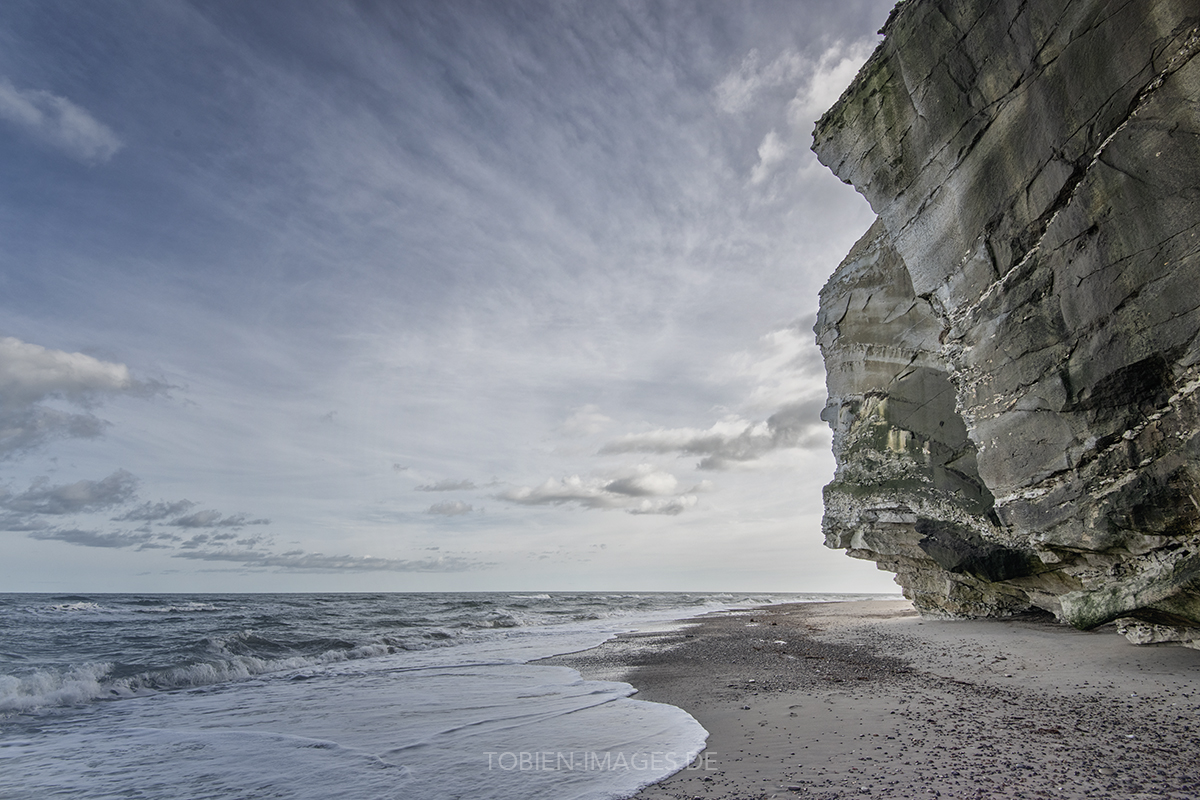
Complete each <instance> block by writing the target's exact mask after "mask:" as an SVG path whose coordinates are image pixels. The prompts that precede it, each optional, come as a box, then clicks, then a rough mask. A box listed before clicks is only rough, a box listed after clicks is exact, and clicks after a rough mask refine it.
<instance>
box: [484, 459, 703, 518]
mask: <svg viewBox="0 0 1200 800" xmlns="http://www.w3.org/2000/svg"><path fill="white" fill-rule="evenodd" d="M678 485H679V481H678V480H677V479H676V478H675V476H674V475H672V474H670V473H668V472H662V471H660V470H656V469H654V468H653V467H652V466H650V465H648V464H642V465H640V466H638V467H636V468H635V469H633V470H629V471H626V472H625V473H624V474H619V475H610V476H608V477H594V478H581V477H580V476H578V475H572V476H570V477H567V478H563V479H561V480H559V479H555V478H550V479H548V480H546V481H545V482H544V483H542V484H540V485H538V486H519V487H516V488H513V489H508V490H505V491H503V492H501V493H500V494H498V495H497V498H498V499H500V500H506V501H508V502H510V503H517V504H519V505H525V506H561V505H570V504H575V505H578V506H581V507H582V508H592V509H605V510H607V509H623V510H625V511H628V512H629V513H631V514H661V513H671V514H677V513H679V512H680V511H683V510H684V509H685V508H690V507H691V506H692V505H695V502H696V498H695V497H694V496H691V499H690V500H687V499H686V498H684V497H681V496H677V497H669V496H670V495H672V494H673V493H674V492H675V490H676V488H677V487H678ZM663 496H668V497H667V499H666V500H663V499H651V498H662V497H663ZM675 501H678V502H675ZM668 508H669V509H672V510H666V509H668ZM675 509H677V510H675Z"/></svg>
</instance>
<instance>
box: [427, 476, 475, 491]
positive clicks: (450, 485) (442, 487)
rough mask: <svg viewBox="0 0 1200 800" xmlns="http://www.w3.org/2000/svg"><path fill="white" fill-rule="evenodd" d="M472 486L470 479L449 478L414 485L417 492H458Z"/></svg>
mask: <svg viewBox="0 0 1200 800" xmlns="http://www.w3.org/2000/svg"><path fill="white" fill-rule="evenodd" d="M474 488H475V484H474V482H472V481H467V480H462V481H456V480H452V479H450V478H446V479H445V480H440V481H438V482H437V483H428V484H425V485H423V486H417V487H415V489H416V490H417V491H418V492H458V491H466V490H468V489H474Z"/></svg>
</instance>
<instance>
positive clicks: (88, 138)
mask: <svg viewBox="0 0 1200 800" xmlns="http://www.w3.org/2000/svg"><path fill="white" fill-rule="evenodd" d="M0 120H3V121H4V122H6V123H8V125H9V126H10V127H12V128H15V129H16V130H19V131H21V132H22V133H24V134H25V135H26V136H28V137H30V138H31V139H33V140H35V141H37V142H39V143H41V144H44V145H47V146H49V147H52V148H54V149H56V150H59V151H60V152H63V153H66V154H67V155H68V156H70V157H72V158H74V159H77V160H79V161H82V162H84V163H85V164H102V163H104V162H106V161H108V160H109V159H110V158H112V157H113V156H114V155H115V154H116V153H117V151H118V150H120V149H121V147H122V143H121V140H120V139H119V138H117V135H116V134H115V133H113V131H112V129H111V128H109V127H108V126H107V125H105V124H104V123H102V122H100V121H99V120H97V119H96V118H95V117H93V116H92V115H91V114H90V113H88V112H87V111H86V110H85V109H83V108H80V107H79V106H78V105H76V104H75V103H72V102H71V101H70V100H68V99H67V98H65V97H59V96H58V95H56V94H51V93H50V92H45V91H41V90H38V89H18V88H16V87H15V86H13V85H12V83H11V82H10V81H9V80H8V79H6V78H0Z"/></svg>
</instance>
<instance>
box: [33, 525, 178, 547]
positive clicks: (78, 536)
mask: <svg viewBox="0 0 1200 800" xmlns="http://www.w3.org/2000/svg"><path fill="white" fill-rule="evenodd" d="M29 537H30V538H31V539H44V540H45V539H48V540H53V541H59V542H67V543H68V544H77V545H81V546H83V547H115V548H119V547H132V546H134V545H142V546H148V547H163V546H164V545H155V544H153V543H152V540H153V539H155V538H156V537H155V536H154V534H152V533H146V532H144V531H132V532H111V533H103V532H100V531H85V530H80V529H78V528H70V529H55V530H49V531H38V532H34V533H30V534H29Z"/></svg>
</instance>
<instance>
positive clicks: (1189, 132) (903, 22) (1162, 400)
mask: <svg viewBox="0 0 1200 800" xmlns="http://www.w3.org/2000/svg"><path fill="white" fill-rule="evenodd" d="M883 33H884V35H885V39H884V41H883V43H882V44H881V45H880V46H879V48H878V49H877V50H876V52H875V53H874V55H872V57H871V58H870V59H869V60H868V62H867V63H866V65H865V66H864V67H863V68H862V70H861V71H860V72H859V74H858V76H857V78H856V79H855V81H854V82H853V83H852V85H851V86H850V87H849V88H848V89H847V90H846V92H845V93H844V94H843V95H842V97H841V99H840V100H839V101H838V102H837V103H836V104H835V105H834V106H833V107H832V108H831V109H830V110H829V111H828V112H827V113H826V114H825V115H824V116H823V117H822V119H821V120H820V122H819V123H818V124H817V127H816V129H815V131H814V135H813V139H814V144H813V149H814V151H815V152H816V153H817V156H818V158H819V159H820V160H821V162H822V163H824V164H825V165H826V166H828V167H829V168H830V169H831V170H832V171H833V172H834V173H835V174H836V175H837V176H838V177H839V178H841V179H842V180H843V181H845V182H847V183H851V184H853V185H854V186H855V188H856V189H857V190H858V191H859V192H860V193H862V194H863V196H864V197H866V199H867V200H868V201H869V202H870V204H871V207H872V208H873V209H874V211H875V212H876V214H877V215H878V218H877V220H876V222H875V223H874V224H873V225H872V226H871V228H870V230H868V231H867V232H866V234H864V236H863V237H862V238H861V239H860V240H859V242H858V243H857V244H856V245H855V246H854V248H853V249H852V250H851V251H850V253H849V254H848V255H847V256H846V258H845V259H844V260H843V261H842V263H841V264H840V265H839V266H838V268H837V270H836V271H835V272H834V274H833V275H832V276H831V277H830V279H829V281H828V282H827V284H826V285H825V287H824V289H823V290H822V292H821V298H820V312H819V314H818V317H817V322H816V325H815V327H814V331H815V333H816V336H817V343H818V344H819V345H820V347H821V350H822V353H823V355H824V358H825V366H826V373H827V386H828V391H829V399H828V402H827V404H826V407H825V410H824V411H823V412H822V419H824V420H825V421H826V422H827V423H828V424H829V425H830V427H831V428H832V429H833V450H834V455H835V456H836V458H837V470H836V473H835V476H834V479H833V481H832V482H831V483H830V484H829V485H828V486H827V487H826V488H825V516H824V521H823V529H824V535H825V542H826V545H827V546H829V547H832V548H837V549H844V550H846V551H847V552H848V554H849V555H851V556H853V557H856V558H865V559H869V560H872V561H875V562H876V563H877V564H878V566H879V567H880V568H881V569H885V570H888V571H891V572H894V573H895V574H896V580H897V582H898V583H899V584H900V585H901V586H902V587H903V589H904V593H905V595H906V596H907V597H909V598H911V599H912V600H913V601H914V603H915V605H916V606H917V608H918V609H919V610H920V611H922V612H923V613H926V614H931V615H938V616H966V617H978V616H1008V615H1013V614H1018V613H1024V612H1029V611H1031V610H1038V609H1040V610H1044V611H1046V612H1049V613H1052V614H1054V615H1055V616H1057V617H1058V618H1059V619H1060V620H1062V621H1064V622H1067V623H1070V624H1072V625H1075V626H1077V627H1080V628H1092V627H1095V626H1098V625H1101V624H1103V623H1106V622H1110V621H1112V620H1115V619H1129V620H1133V621H1135V622H1138V623H1140V625H1135V624H1132V623H1130V624H1126V625H1124V626H1123V627H1122V628H1121V629H1122V630H1123V631H1125V632H1126V635H1127V637H1128V638H1130V640H1131V641H1142V642H1145V643H1151V641H1152V640H1153V641H1154V642H1163V641H1176V642H1181V643H1186V642H1189V641H1194V640H1195V634H1194V631H1195V630H1197V629H1200V395H1198V390H1200V226H1198V225H1197V220H1198V219H1200V102H1198V101H1197V99H1196V98H1198V97H1200V58H1197V57H1196V56H1197V53H1200V7H1198V6H1197V5H1196V4H1195V3H1183V2H1177V1H1172V0H1145V1H1144V2H1139V3H1126V4H1120V5H1119V6H1117V7H1114V6H1112V5H1111V4H1109V3H1106V2H1102V0H1045V2H1039V3H1027V2H1023V1H1022V0H909V1H908V2H905V3H901V4H900V5H898V6H897V8H896V9H895V10H894V11H893V13H892V15H891V17H890V18H889V20H888V22H887V24H886V25H885V27H884V29H883ZM1147 631H1150V633H1147Z"/></svg>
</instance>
